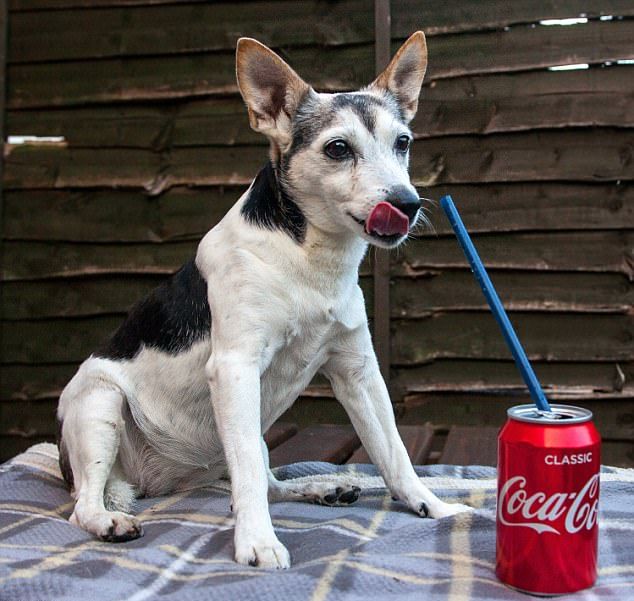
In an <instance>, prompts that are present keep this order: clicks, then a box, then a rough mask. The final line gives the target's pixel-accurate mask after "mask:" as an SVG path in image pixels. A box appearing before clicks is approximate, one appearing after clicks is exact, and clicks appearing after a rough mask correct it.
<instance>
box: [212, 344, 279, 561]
mask: <svg viewBox="0 0 634 601" xmlns="http://www.w3.org/2000/svg"><path fill="white" fill-rule="evenodd" d="M207 377H208V379H209V386H210V390H211V401H212V404H213V407H214V415H215V419H216V425H217V428H218V433H219V435H220V438H221V441H222V445H223V448H224V453H225V459H226V461H227V466H228V468H229V475H230V477H231V492H232V500H233V512H234V515H235V520H236V526H235V534H234V544H235V559H236V561H237V562H238V563H242V564H248V565H252V566H260V567H265V568H288V567H290V556H289V553H288V551H287V550H286V548H285V547H284V545H282V543H280V541H279V540H278V539H277V537H276V536H275V532H274V531H273V524H272V522H271V516H270V514H269V506H268V499H267V494H268V479H267V472H266V466H265V462H264V457H263V456H262V449H261V447H260V438H261V436H262V432H261V424H260V370H259V366H258V362H257V360H255V359H254V358H253V357H251V356H248V355H243V354H241V353H236V352H222V351H214V352H213V354H212V356H211V358H210V359H209V362H208V363H207Z"/></svg>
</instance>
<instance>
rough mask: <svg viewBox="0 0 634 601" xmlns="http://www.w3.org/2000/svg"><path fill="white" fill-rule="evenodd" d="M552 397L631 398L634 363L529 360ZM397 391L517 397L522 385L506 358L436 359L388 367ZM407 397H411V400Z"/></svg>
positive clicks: (627, 361)
mask: <svg viewBox="0 0 634 601" xmlns="http://www.w3.org/2000/svg"><path fill="white" fill-rule="evenodd" d="M533 367H534V368H535V371H536V373H537V376H538V378H539V380H540V382H541V383H542V386H544V388H545V390H546V393H547V394H548V395H549V397H551V398H555V399H566V398H572V397H575V398H577V399H581V398H593V397H601V396H610V395H612V396H618V395H619V394H622V395H624V396H634V362H632V361H630V360H626V361H621V362H618V363H617V362H606V363H588V362H565V363H561V362H544V361H541V362H533ZM393 374H394V385H395V388H396V389H398V390H401V391H403V392H404V393H409V394H412V395H414V397H415V396H416V394H417V393H420V394H423V395H429V394H435V393H442V394H454V393H464V392H470V393H474V394H475V393H483V394H484V393H492V394H498V395H499V394H501V395H516V394H520V393H524V392H525V391H526V386H525V384H524V382H523V380H522V379H521V377H520V375H519V372H518V371H517V368H516V367H515V363H514V362H513V361H511V360H510V358H509V359H508V360H506V361H505V360H495V361H494V360H482V359H478V360H474V359H438V360H434V361H432V362H430V363H427V364H424V365H418V366H414V367H401V368H397V369H393ZM414 397H412V398H414Z"/></svg>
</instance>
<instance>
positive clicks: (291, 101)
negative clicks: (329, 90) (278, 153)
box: [236, 38, 310, 146]
mask: <svg viewBox="0 0 634 601" xmlns="http://www.w3.org/2000/svg"><path fill="white" fill-rule="evenodd" d="M236 76H237V79H238V88H239V89H240V94H242V98H243V99H244V102H245V103H246V105H247V109H248V111H249V122H250V124H251V127H252V128H253V129H254V130H255V131H259V132H262V133H263V134H265V135H267V136H269V137H270V138H272V139H273V140H275V141H276V142H277V143H278V144H280V145H281V146H285V145H287V144H290V141H291V123H292V119H293V116H294V114H295V111H296V110H297V108H298V107H299V104H300V102H301V101H302V99H303V97H304V96H305V95H306V94H307V93H308V91H309V90H310V86H309V85H308V84H307V83H306V82H305V81H304V80H303V79H302V78H301V77H300V76H299V75H297V73H295V71H293V69H291V68H290V67H289V66H288V65H287V64H286V63H285V62H284V61H283V60H282V59H281V58H280V57H279V56H278V55H277V54H275V52H273V51H272V50H270V49H269V48H267V47H266V46H265V45H264V44H260V42H258V41H257V40H254V39H252V38H240V39H239V40H238V47H237V51H236Z"/></svg>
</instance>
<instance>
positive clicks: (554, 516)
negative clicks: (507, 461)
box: [497, 474, 599, 534]
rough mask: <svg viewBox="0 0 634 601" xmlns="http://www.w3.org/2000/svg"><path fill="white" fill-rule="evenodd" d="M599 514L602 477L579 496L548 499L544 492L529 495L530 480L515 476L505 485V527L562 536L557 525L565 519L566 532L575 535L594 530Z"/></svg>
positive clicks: (500, 509) (501, 515)
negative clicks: (555, 524) (522, 528)
mask: <svg viewBox="0 0 634 601" xmlns="http://www.w3.org/2000/svg"><path fill="white" fill-rule="evenodd" d="M598 511H599V474H595V475H594V476H592V477H591V478H590V479H589V480H588V481H587V482H586V483H585V484H584V485H583V488H582V489H581V490H580V491H579V492H578V493H575V492H571V493H565V492H559V493H553V494H552V495H550V496H546V494H545V493H544V492H539V491H538V492H536V493H534V494H532V495H529V494H528V492H527V491H526V478H525V477H524V476H515V477H513V478H510V479H509V480H507V481H506V482H505V483H504V486H502V488H501V489H500V494H499V496H498V506H497V515H498V520H500V522H501V523H502V524H504V525H505V526H514V527H515V526H516V527H524V528H531V529H533V530H535V531H536V532H538V533H539V534H541V533H542V532H552V533H553V534H561V531H560V530H558V529H557V528H556V527H555V526H553V525H552V524H554V523H555V522H557V521H559V520H560V519H561V518H562V517H563V516H565V519H564V521H563V527H564V528H565V530H566V532H569V533H570V534H574V533H575V532H579V530H581V529H583V528H585V529H586V530H591V529H592V528H593V527H594V525H595V524H596V522H597V517H598Z"/></svg>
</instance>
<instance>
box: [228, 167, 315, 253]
mask: <svg viewBox="0 0 634 601" xmlns="http://www.w3.org/2000/svg"><path fill="white" fill-rule="evenodd" d="M241 213H242V216H243V217H244V218H245V219H246V220H247V222H248V223H250V224H252V225H257V226H259V227H263V228H267V229H270V230H275V229H278V230H281V231H283V232H285V233H287V234H288V235H289V236H290V237H291V238H292V239H293V240H295V242H297V243H298V244H301V243H302V242H303V241H304V237H305V235H306V219H305V217H304V214H303V213H302V211H301V209H300V208H299V207H298V206H297V204H296V203H295V201H294V200H293V199H292V198H291V197H290V196H289V195H288V194H287V193H286V192H285V190H284V189H283V187H282V186H281V185H280V183H279V180H278V177H277V174H276V172H275V168H274V167H273V165H272V164H271V163H270V162H269V163H267V165H266V167H264V169H262V171H260V173H258V175H257V177H256V178H255V181H254V182H253V186H252V187H251V191H250V192H249V196H248V197H247V199H246V201H245V203H244V205H243V206H242V209H241Z"/></svg>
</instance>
